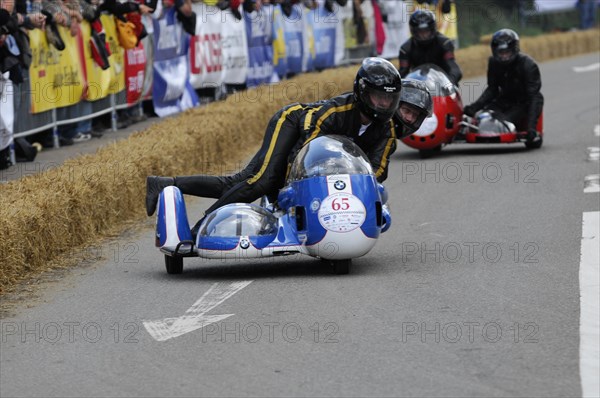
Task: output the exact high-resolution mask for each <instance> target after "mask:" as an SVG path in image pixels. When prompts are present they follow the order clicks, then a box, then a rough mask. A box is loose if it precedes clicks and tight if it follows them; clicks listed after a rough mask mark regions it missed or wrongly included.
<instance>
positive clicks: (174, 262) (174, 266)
mask: <svg viewBox="0 0 600 398" xmlns="http://www.w3.org/2000/svg"><path fill="white" fill-rule="evenodd" d="M165 268H167V274H170V275H177V274H181V273H182V272H183V257H175V256H167V255H166V254H165Z"/></svg>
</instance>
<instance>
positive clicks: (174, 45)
mask: <svg viewBox="0 0 600 398" xmlns="http://www.w3.org/2000/svg"><path fill="white" fill-rule="evenodd" d="M188 48H189V37H188V35H184V33H183V29H182V27H181V24H179V23H178V21H177V19H176V17H175V9H174V8H173V7H171V8H169V9H166V10H165V14H164V16H163V18H161V19H158V20H156V19H155V20H154V74H153V75H154V86H153V89H152V92H153V95H152V100H153V103H154V111H155V112H156V114H157V115H158V116H160V117H164V116H168V115H172V114H174V113H178V112H181V111H184V110H186V109H188V108H192V107H194V106H196V105H198V103H199V102H198V97H197V95H196V92H195V91H194V89H193V88H192V86H191V84H190V82H189V70H188V60H187V52H188Z"/></svg>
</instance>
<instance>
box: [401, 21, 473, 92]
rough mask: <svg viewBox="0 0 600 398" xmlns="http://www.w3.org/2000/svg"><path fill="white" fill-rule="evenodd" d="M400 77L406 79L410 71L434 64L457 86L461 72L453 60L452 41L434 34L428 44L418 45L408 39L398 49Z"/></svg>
mask: <svg viewBox="0 0 600 398" xmlns="http://www.w3.org/2000/svg"><path fill="white" fill-rule="evenodd" d="M398 58H399V61H400V68H399V69H398V70H399V71H400V76H402V77H406V75H408V73H409V72H410V71H411V69H414V68H416V67H417V66H420V65H423V64H434V65H437V66H439V67H440V68H442V69H443V70H444V72H446V74H447V75H448V77H449V78H450V81H451V82H452V83H454V84H455V85H458V82H459V81H460V79H462V72H461V70H460V67H459V66H458V64H457V63H456V59H455V58H454V44H452V40H450V39H449V38H447V37H446V36H444V35H443V34H441V33H440V32H436V35H435V37H434V38H433V40H432V41H431V42H430V43H428V44H423V43H419V42H418V41H417V40H415V39H414V38H410V39H408V40H407V41H406V42H404V44H402V47H400V55H399V57H398Z"/></svg>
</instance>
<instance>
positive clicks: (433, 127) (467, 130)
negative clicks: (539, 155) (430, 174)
mask: <svg viewBox="0 0 600 398" xmlns="http://www.w3.org/2000/svg"><path fill="white" fill-rule="evenodd" d="M406 78H407V79H415V80H421V81H423V82H425V84H426V85H427V88H428V89H429V92H430V93H431V97H432V99H433V114H432V115H431V116H430V117H428V118H426V119H425V120H424V121H423V124H422V125H421V127H420V128H419V130H417V131H416V132H415V133H414V134H412V135H410V136H408V137H406V138H403V139H402V142H403V143H404V144H406V145H408V146H409V147H411V148H414V149H417V150H419V155H420V156H421V157H422V158H427V157H430V156H432V155H434V154H435V153H436V152H439V151H441V150H442V148H443V147H444V146H446V145H448V144H452V143H460V142H463V143H468V144H493V143H514V142H524V143H525V146H526V147H527V148H529V149H535V148H540V147H541V146H542V143H543V134H544V133H543V119H544V118H543V113H542V115H540V117H539V119H538V124H537V131H538V133H539V135H540V139H539V140H537V141H534V142H528V141H527V140H526V137H527V131H525V129H526V126H525V121H522V122H521V123H519V124H518V125H517V126H515V125H513V124H512V123H510V122H506V121H501V120H498V119H496V118H495V117H494V114H493V112H491V111H487V110H482V111H480V112H478V114H477V115H475V117H474V118H469V117H468V116H466V115H463V103H462V99H461V96H460V92H459V91H458V88H457V87H456V86H455V85H454V84H452V82H451V81H450V79H449V78H448V76H447V75H446V74H445V72H444V71H443V70H442V69H441V68H439V67H438V66H436V65H433V64H425V65H421V66H419V67H417V68H415V69H414V70H413V71H411V72H410V73H409V74H408V75H407V76H406Z"/></svg>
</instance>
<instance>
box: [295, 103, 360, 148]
mask: <svg viewBox="0 0 600 398" xmlns="http://www.w3.org/2000/svg"><path fill="white" fill-rule="evenodd" d="M353 106H354V104H347V105H342V106H335V107H333V108H330V109H328V110H327V112H325V113H324V114H323V116H321V117H320V118H319V120H317V123H316V125H315V131H313V133H312V134H311V135H310V137H308V139H307V140H306V141H305V142H304V144H305V145H306V144H307V143H308V142H310V141H312V140H314V139H315V138H317V136H318V135H319V133H320V132H321V125H322V124H323V121H325V119H327V118H328V117H329V116H330V115H331V114H332V113H334V112H345V111H347V110H350V109H352V107H353Z"/></svg>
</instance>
